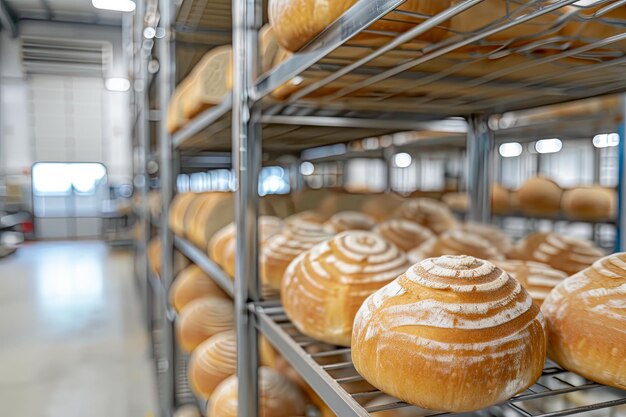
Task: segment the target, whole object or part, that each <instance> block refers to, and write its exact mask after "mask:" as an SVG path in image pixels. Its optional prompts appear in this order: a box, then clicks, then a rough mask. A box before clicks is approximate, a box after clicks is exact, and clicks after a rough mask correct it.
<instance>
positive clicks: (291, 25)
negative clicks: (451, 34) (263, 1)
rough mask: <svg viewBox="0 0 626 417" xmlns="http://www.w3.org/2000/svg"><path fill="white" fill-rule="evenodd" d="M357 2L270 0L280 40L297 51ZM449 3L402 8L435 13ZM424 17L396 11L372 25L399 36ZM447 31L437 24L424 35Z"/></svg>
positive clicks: (371, 40)
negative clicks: (435, 27)
mask: <svg viewBox="0 0 626 417" xmlns="http://www.w3.org/2000/svg"><path fill="white" fill-rule="evenodd" d="M356 2H357V0H333V1H329V0H302V1H293V0H270V2H269V4H268V14H269V21H270V23H271V25H272V28H273V29H274V34H275V35H276V40H277V41H278V43H279V44H280V45H281V46H282V47H283V48H285V49H287V50H288V51H291V52H296V51H297V50H299V49H300V48H301V47H302V46H304V45H305V44H307V43H308V42H309V41H311V40H312V39H313V38H315V36H317V35H318V34H319V33H320V32H322V31H323V30H324V29H326V27H327V26H328V25H330V24H331V23H332V22H334V21H335V20H336V19H337V18H338V17H340V16H341V15H342V14H343V13H344V12H346V11H347V10H348V9H349V8H350V7H352V6H353V5H354V4H355V3H356ZM449 5H450V0H409V1H407V2H406V3H404V4H402V5H400V6H399V7H398V10H402V11H407V12H412V13H415V14H417V15H427V16H432V15H434V14H436V13H439V12H441V11H443V10H445V9H446V8H447V7H448V6H449ZM423 21H424V19H423V18H418V17H415V15H414V14H412V15H400V14H398V13H394V12H392V13H389V14H388V15H387V16H386V18H385V19H382V20H379V21H377V22H376V23H374V24H373V25H372V26H370V29H371V30H373V31H378V32H379V33H384V32H392V33H395V34H396V36H397V34H398V33H402V32H405V31H407V30H409V29H411V28H412V27H414V26H415V25H416V24H418V23H420V22H423ZM445 24H446V23H444V24H442V25H441V26H445ZM445 35H446V32H445V31H444V30H441V29H438V28H437V29H433V30H429V31H427V32H426V33H424V34H422V35H421V36H420V39H422V40H425V41H429V42H430V41H437V40H441V39H443V37H444V36H445ZM356 39H357V40H364V41H365V42H366V43H367V44H377V43H379V42H381V41H382V42H384V41H390V40H391V38H390V37H388V36H387V37H386V36H382V35H375V34H372V33H364V34H361V35H358V36H357V37H356Z"/></svg>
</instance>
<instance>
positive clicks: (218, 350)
mask: <svg viewBox="0 0 626 417" xmlns="http://www.w3.org/2000/svg"><path fill="white" fill-rule="evenodd" d="M235 372H237V338H236V336H235V331H234V330H228V331H225V332H222V333H218V334H216V335H214V336H211V337H210V338H209V339H207V340H205V341H204V342H202V343H201V344H200V345H199V346H198V347H197V348H196V349H195V350H194V351H193V354H192V355H191V360H190V361H189V366H188V378H189V384H190V385H191V388H192V389H193V390H194V392H195V393H196V394H197V395H199V396H200V397H202V398H206V399H208V398H209V397H210V396H211V394H212V393H213V391H214V390H215V388H216V387H217V386H218V385H219V383H220V382H222V381H223V380H225V379H226V378H228V377H229V376H231V375H234V374H235Z"/></svg>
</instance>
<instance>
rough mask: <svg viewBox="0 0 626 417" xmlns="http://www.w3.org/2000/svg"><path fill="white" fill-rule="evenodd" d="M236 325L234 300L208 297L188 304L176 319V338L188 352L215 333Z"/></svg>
mask: <svg viewBox="0 0 626 417" xmlns="http://www.w3.org/2000/svg"><path fill="white" fill-rule="evenodd" d="M234 326H235V312H234V307H233V303H232V301H229V300H226V299H224V298H215V297H207V298H200V299H198V300H194V301H192V302H190V303H189V304H187V305H186V306H185V307H184V308H183V309H182V310H181V311H180V314H179V315H178V320H177V321H176V336H177V337H176V338H177V340H178V344H179V345H180V347H181V348H182V349H183V350H184V351H185V352H188V353H191V352H193V350H194V349H195V348H196V347H197V346H198V345H199V344H200V343H202V342H204V341H205V340H207V339H208V338H209V337H211V336H213V335H214V334H217V333H220V332H224V331H226V330H231V329H233V328H234Z"/></svg>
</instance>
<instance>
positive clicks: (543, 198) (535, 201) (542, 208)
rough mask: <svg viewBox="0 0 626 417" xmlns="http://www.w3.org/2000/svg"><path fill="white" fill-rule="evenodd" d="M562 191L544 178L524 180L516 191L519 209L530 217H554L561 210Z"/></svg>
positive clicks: (555, 184) (554, 183)
mask: <svg viewBox="0 0 626 417" xmlns="http://www.w3.org/2000/svg"><path fill="white" fill-rule="evenodd" d="M562 196H563V190H562V189H561V187H559V185H558V184H557V183H556V182H554V181H552V180H550V179H548V178H545V177H532V178H529V179H528V180H526V182H524V184H522V186H521V187H520V189H519V190H518V191H517V197H518V198H519V204H520V208H521V209H522V211H523V212H524V213H528V214H531V215H538V216H542V215H548V216H551V215H555V214H557V213H558V212H559V211H560V210H561V197H562Z"/></svg>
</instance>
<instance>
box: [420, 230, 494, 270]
mask: <svg viewBox="0 0 626 417" xmlns="http://www.w3.org/2000/svg"><path fill="white" fill-rule="evenodd" d="M443 255H469V256H474V257H476V258H480V259H495V260H504V255H503V254H502V253H501V252H500V250H499V249H498V248H497V247H496V246H494V245H493V244H492V243H491V242H489V241H488V240H487V239H485V238H483V237H482V236H480V235H477V234H475V233H470V232H466V231H464V230H462V229H453V230H450V231H447V232H445V233H443V234H441V235H439V236H436V237H434V238H432V239H430V240H427V241H426V242H425V243H423V244H422V245H421V246H419V247H417V248H415V249H413V250H412V251H410V252H409V253H408V257H409V260H410V261H411V262H420V261H422V260H424V259H426V258H432V257H436V256H443Z"/></svg>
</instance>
